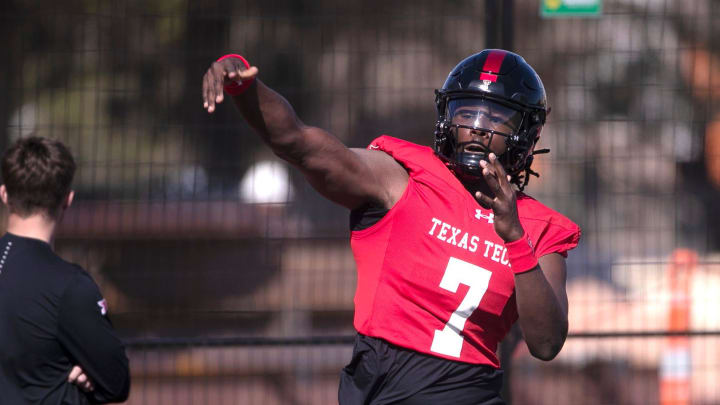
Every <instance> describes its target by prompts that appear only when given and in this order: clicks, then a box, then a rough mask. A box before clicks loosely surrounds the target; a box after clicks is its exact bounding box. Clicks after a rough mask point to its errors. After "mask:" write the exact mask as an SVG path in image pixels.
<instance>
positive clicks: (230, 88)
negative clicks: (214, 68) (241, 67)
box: [217, 53, 255, 96]
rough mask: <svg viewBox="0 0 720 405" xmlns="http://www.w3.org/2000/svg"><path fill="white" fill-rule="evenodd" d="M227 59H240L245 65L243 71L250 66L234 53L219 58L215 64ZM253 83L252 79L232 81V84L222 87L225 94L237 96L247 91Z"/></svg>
mask: <svg viewBox="0 0 720 405" xmlns="http://www.w3.org/2000/svg"><path fill="white" fill-rule="evenodd" d="M228 58H237V59H240V60H241V61H242V62H243V63H244V64H245V69H250V64H249V63H248V61H247V60H246V59H245V58H243V57H242V56H240V55H238V54H235V53H230V54H227V55H225V56H221V57H220V59H218V60H217V62H220V61H221V60H223V59H228ZM253 81H255V78H254V77H253V78H252V79H248V80H242V81H240V82H237V81H232V82H230V84H226V85H225V87H224V89H225V93H227V94H229V95H231V96H237V95H238V94H242V93H244V92H245V90H247V89H248V87H250V85H251V84H252V82H253Z"/></svg>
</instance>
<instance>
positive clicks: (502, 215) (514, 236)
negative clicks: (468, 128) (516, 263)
mask: <svg viewBox="0 0 720 405" xmlns="http://www.w3.org/2000/svg"><path fill="white" fill-rule="evenodd" d="M488 160H489V162H487V161H485V160H481V161H480V166H481V167H482V168H483V170H482V174H483V177H484V178H485V181H486V182H487V184H488V186H489V188H490V190H492V192H493V193H494V194H495V198H490V196H488V195H485V194H483V193H481V192H479V191H476V192H475V199H477V201H478V202H479V203H480V205H482V206H484V207H486V208H490V209H492V210H493V213H494V214H495V221H494V224H495V233H497V234H498V236H499V237H501V238H502V239H503V240H504V241H505V242H512V241H515V240H518V239H520V238H521V237H522V236H523V227H522V225H521V224H520V218H518V213H517V197H516V195H515V189H514V188H513V187H512V185H511V184H510V182H509V181H508V175H507V173H505V169H504V168H503V166H502V164H501V163H500V161H499V160H498V158H497V156H495V154H494V153H490V155H489V156H488Z"/></svg>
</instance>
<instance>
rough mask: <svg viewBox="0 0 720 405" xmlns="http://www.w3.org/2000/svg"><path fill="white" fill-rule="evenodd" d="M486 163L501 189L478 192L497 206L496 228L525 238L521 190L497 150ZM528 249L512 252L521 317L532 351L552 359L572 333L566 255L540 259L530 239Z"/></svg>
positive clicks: (513, 238)
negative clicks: (518, 255)
mask: <svg viewBox="0 0 720 405" xmlns="http://www.w3.org/2000/svg"><path fill="white" fill-rule="evenodd" d="M480 164H481V166H482V167H483V176H484V178H485V180H486V182H487V184H488V186H489V187H490V189H491V190H492V191H493V192H494V194H495V195H494V196H493V197H491V196H488V195H484V194H482V193H480V192H477V193H475V198H476V199H477V200H478V202H479V203H480V204H482V205H483V206H485V207H490V208H492V210H493V213H494V214H495V221H494V226H495V232H496V233H497V234H498V236H500V238H502V239H503V240H504V241H505V245H506V247H507V246H508V245H509V244H511V243H514V242H515V243H517V242H518V241H521V239H522V238H525V230H524V229H523V227H522V224H521V223H520V218H519V216H518V212H517V197H516V192H515V189H514V188H513V187H512V185H511V184H510V182H509V180H508V178H507V174H506V173H505V170H504V169H503V167H502V164H501V163H500V161H499V160H498V159H497V157H496V156H495V155H494V154H490V156H489V162H485V161H481V162H480ZM523 243H526V241H525V240H522V243H520V245H518V246H521V245H522V244H523ZM508 249H510V248H509V247H508ZM525 249H526V250H528V253H530V254H529V256H528V257H524V259H523V260H522V261H518V262H513V258H512V256H510V258H511V260H510V264H511V265H512V266H513V271H515V300H516V303H517V310H518V316H519V318H518V322H519V323H520V329H521V330H522V332H523V336H524V337H525V342H526V343H527V345H528V349H530V353H531V354H532V355H533V356H535V357H537V358H539V359H541V360H552V359H553V358H555V356H557V354H558V353H560V349H562V347H563V344H564V343H565V339H566V338H567V333H568V316H567V315H568V301H567V293H566V291H565V280H566V273H567V269H566V266H565V258H564V257H563V256H562V255H560V254H558V253H551V254H547V255H544V256H542V257H540V258H538V259H537V263H534V259H533V257H534V254H533V253H532V248H531V247H529V246H527V245H526V246H525ZM508 254H510V250H508ZM521 266H525V267H523V268H520V267H521Z"/></svg>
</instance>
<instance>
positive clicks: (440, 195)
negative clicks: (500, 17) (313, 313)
mask: <svg viewBox="0 0 720 405" xmlns="http://www.w3.org/2000/svg"><path fill="white" fill-rule="evenodd" d="M258 72H259V70H258V68H257V67H255V66H251V65H250V64H249V63H248V62H247V61H246V60H245V59H244V58H243V57H242V56H240V55H235V54H233V55H226V56H224V57H222V58H220V59H218V60H217V61H216V62H214V63H212V64H211V66H210V68H209V69H208V70H207V73H206V74H205V76H204V79H203V105H204V108H205V109H207V111H208V112H210V113H212V112H213V111H215V109H216V108H217V105H218V104H219V103H221V102H223V100H224V98H225V96H226V95H228V96H230V97H231V98H232V101H233V102H234V104H235V105H236V106H237V108H238V109H239V110H240V112H241V113H242V115H243V117H244V118H245V120H246V121H247V122H248V123H249V124H250V125H251V126H252V127H253V128H254V130H255V131H256V132H257V133H258V135H259V136H260V137H261V138H262V139H263V141H264V142H265V143H266V144H267V145H268V146H269V147H270V148H271V149H272V150H273V151H274V152H275V154H277V155H278V156H279V157H281V158H283V159H285V160H286V161H288V162H289V163H291V164H292V165H294V166H295V167H297V168H298V170H300V171H301V172H302V173H303V174H304V176H305V177H306V179H307V180H308V181H309V182H310V184H311V185H312V186H313V187H314V188H315V189H316V190H317V191H318V192H320V193H321V194H322V195H323V196H325V197H327V198H328V199H330V200H331V201H334V202H336V203H337V204H340V205H342V206H344V207H346V208H348V209H349V210H350V215H351V228H352V229H351V246H352V250H353V254H354V257H355V261H356V263H357V272H358V285H357V290H356V295H355V304H356V306H355V317H354V326H355V328H356V329H357V332H358V335H357V338H356V342H355V347H354V352H353V357H352V359H351V360H350V363H349V364H348V365H347V366H346V367H345V368H344V369H343V370H342V374H341V378H340V389H339V400H340V403H341V404H386V403H393V404H396V403H397V404H428V403H453V404H486V405H489V404H501V403H503V400H502V398H501V397H500V390H501V385H502V371H501V369H500V364H499V361H498V358H497V356H496V354H495V352H496V349H497V346H498V343H499V342H500V341H501V340H502V338H503V337H504V336H505V334H506V333H507V332H508V330H509V329H510V327H511V326H512V325H513V323H514V322H515V321H516V320H517V321H519V324H520V328H521V330H522V332H523V336H524V338H525V341H526V343H527V346H528V348H529V350H530V353H532V355H533V356H535V357H537V358H539V359H542V360H551V359H553V358H554V357H555V356H556V355H557V354H558V352H559V351H560V349H561V348H562V346H563V344H564V342H565V338H566V336H567V331H568V320H567V306H568V304H567V296H566V292H565V280H566V263H565V258H566V257H567V252H568V251H569V250H570V249H572V248H574V247H575V246H576V245H577V243H578V240H579V238H580V229H579V228H578V226H577V225H576V224H574V223H573V222H572V221H571V220H569V219H568V218H566V217H564V216H563V215H561V214H559V213H557V212H555V211H553V210H552V209H550V208H548V207H546V206H545V205H543V204H541V203H540V202H538V201H537V200H535V199H533V198H531V197H530V196H528V195H526V194H524V193H523V192H522V190H523V189H524V187H525V186H526V185H527V184H528V181H529V179H530V176H531V175H533V174H536V173H535V172H534V171H533V170H532V169H531V164H532V161H533V156H534V155H535V154H537V153H543V152H546V151H544V150H536V149H535V146H536V145H537V142H538V140H539V139H540V134H541V130H542V128H543V125H544V123H545V120H546V116H547V114H548V107H547V101H546V96H545V89H544V87H543V84H542V82H541V80H540V78H539V77H538V75H537V74H536V73H535V71H534V70H533V68H532V67H530V65H529V64H528V63H527V62H525V60H524V59H523V58H522V57H520V56H519V55H517V54H514V53H512V52H508V51H504V50H497V49H490V50H484V51H482V52H480V53H477V54H475V55H472V56H470V57H468V58H466V59H465V60H463V61H461V62H460V63H459V64H458V65H457V66H456V67H455V68H454V69H453V70H452V71H451V72H450V74H449V76H448V78H447V80H446V81H445V83H444V85H443V86H442V88H441V89H439V90H438V91H437V92H436V98H435V101H436V105H437V110H438V120H437V124H436V128H435V133H434V139H432V140H433V145H434V146H433V148H430V147H426V146H420V145H417V144H414V143H410V142H407V141H404V140H401V139H398V138H393V137H390V136H380V137H379V138H377V139H375V140H374V141H372V142H371V143H370V145H369V146H368V147H367V149H352V148H347V147H346V146H345V145H343V143H342V142H340V141H339V140H338V139H337V138H336V137H335V136H333V135H332V134H330V133H328V132H327V131H325V130H323V129H321V128H316V127H313V126H308V125H305V124H304V123H303V122H302V121H301V120H300V119H299V118H298V116H297V115H296V114H295V111H294V110H293V108H292V106H291V105H290V104H289V103H288V102H287V101H286V100H285V99H284V98H283V97H282V96H280V95H279V94H278V93H276V92H275V91H273V90H271V89H270V88H269V87H267V86H266V85H265V84H264V83H262V82H261V81H260V80H259V79H258Z"/></svg>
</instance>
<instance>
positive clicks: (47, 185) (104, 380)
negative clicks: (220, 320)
mask: <svg viewBox="0 0 720 405" xmlns="http://www.w3.org/2000/svg"><path fill="white" fill-rule="evenodd" d="M74 173H75V161H74V159H73V157H72V155H71V154H70V152H69V151H68V149H67V148H66V147H65V146H64V145H63V144H62V143H60V142H59V141H55V140H51V139H46V138H39V137H31V138H25V139H20V140H19V141H17V142H16V143H15V144H13V145H12V146H11V147H10V148H8V150H7V151H6V152H5V154H4V156H3V157H2V179H3V185H2V186H0V198H1V199H2V202H3V203H4V204H5V205H6V206H7V207H8V210H9V216H8V226H7V233H6V234H5V235H3V236H2V238H0V404H2V405H6V404H7V405H15V404H17V405H25V404H53V405H55V404H57V405H60V404H90V403H107V402H122V401H125V400H126V399H127V396H128V392H129V389H130V375H129V371H128V359H127V357H126V355H125V348H124V347H123V345H122V343H121V342H120V340H119V339H118V338H117V336H116V335H115V332H114V330H113V327H112V325H111V324H110V321H109V320H108V318H107V305H106V303H105V300H104V299H103V297H102V295H100V291H99V289H98V287H97V285H96V284H95V282H94V281H93V280H92V278H91V277H90V275H88V273H86V272H85V271H84V270H83V269H82V268H81V267H80V266H78V265H75V264H71V263H68V262H66V261H64V260H62V259H61V258H60V257H58V256H57V255H56V254H55V253H54V252H53V250H52V239H53V234H54V233H55V227H56V225H57V224H58V223H59V222H60V220H61V219H62V216H63V213H64V212H65V210H66V209H67V208H68V207H69V206H70V204H71V203H72V200H73V191H72V190H71V188H70V186H71V183H72V179H73V175H74Z"/></svg>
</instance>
